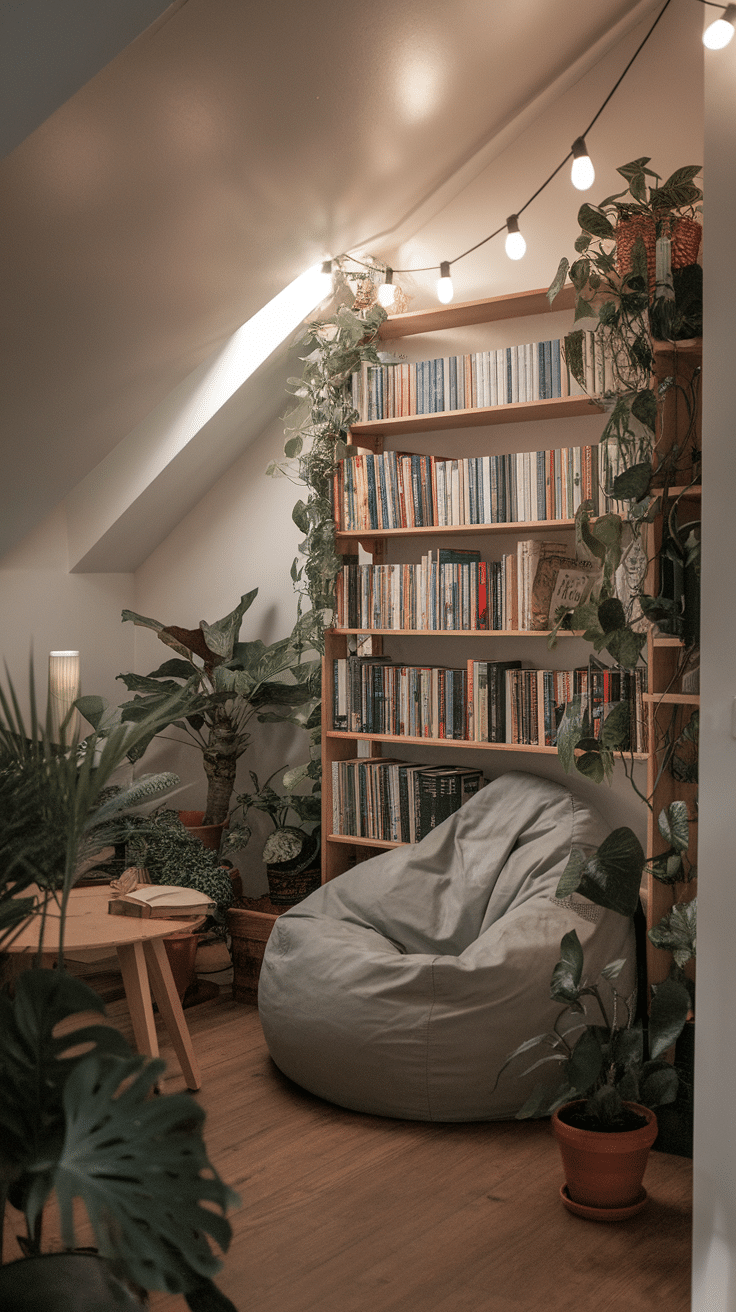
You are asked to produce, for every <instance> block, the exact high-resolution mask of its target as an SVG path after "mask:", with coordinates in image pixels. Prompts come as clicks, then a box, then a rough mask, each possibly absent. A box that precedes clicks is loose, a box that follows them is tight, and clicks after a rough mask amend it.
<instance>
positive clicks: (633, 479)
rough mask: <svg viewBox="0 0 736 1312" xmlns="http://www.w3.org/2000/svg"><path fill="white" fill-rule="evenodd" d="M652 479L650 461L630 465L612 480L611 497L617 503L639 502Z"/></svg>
mask: <svg viewBox="0 0 736 1312" xmlns="http://www.w3.org/2000/svg"><path fill="white" fill-rule="evenodd" d="M651 479H652V465H651V461H649V460H645V461H642V462H641V464H638V465H632V466H631V468H630V469H625V470H624V471H623V473H622V474H617V476H616V478H614V480H613V489H612V490H613V495H614V496H615V497H616V499H617V500H618V501H640V500H641V498H642V497H643V496H644V494H645V493H646V491H647V488H648V487H649V484H650V482H651Z"/></svg>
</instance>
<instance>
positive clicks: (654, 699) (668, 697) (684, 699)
mask: <svg viewBox="0 0 736 1312" xmlns="http://www.w3.org/2000/svg"><path fill="white" fill-rule="evenodd" d="M644 701H645V702H651V703H652V705H653V706H699V705H700V694H699V693H695V692H690V693H688V692H645V693H644Z"/></svg>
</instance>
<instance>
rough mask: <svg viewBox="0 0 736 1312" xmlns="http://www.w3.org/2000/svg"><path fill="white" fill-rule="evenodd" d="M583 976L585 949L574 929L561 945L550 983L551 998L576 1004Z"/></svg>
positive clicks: (563, 939) (564, 937)
mask: <svg viewBox="0 0 736 1312" xmlns="http://www.w3.org/2000/svg"><path fill="white" fill-rule="evenodd" d="M582 975H583V949H582V947H581V946H580V939H579V938H578V936H577V934H576V932H575V930H574V929H571V930H570V931H569V933H567V934H565V935H564V936H563V938H562V941H561V943H560V959H559V961H558V962H557V965H556V966H555V968H554V970H553V972H552V979H551V981H550V997H551V998H552V999H553V1001H555V1002H575V1001H577V996H578V992H579V990H580V981H581V979H582Z"/></svg>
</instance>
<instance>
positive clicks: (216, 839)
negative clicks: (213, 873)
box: [179, 811, 225, 852]
mask: <svg viewBox="0 0 736 1312" xmlns="http://www.w3.org/2000/svg"><path fill="white" fill-rule="evenodd" d="M179 819H180V820H181V822H182V824H183V826H184V828H185V829H186V830H187V831H188V832H189V833H190V834H192V835H193V837H194V838H198V839H199V841H200V843H203V844H204V846H205V847H209V848H211V850H212V851H213V852H219V850H220V843H221V841H222V831H223V829H224V828H225V825H224V824H221V825H203V824H202V821H203V820H204V811H180V812H179Z"/></svg>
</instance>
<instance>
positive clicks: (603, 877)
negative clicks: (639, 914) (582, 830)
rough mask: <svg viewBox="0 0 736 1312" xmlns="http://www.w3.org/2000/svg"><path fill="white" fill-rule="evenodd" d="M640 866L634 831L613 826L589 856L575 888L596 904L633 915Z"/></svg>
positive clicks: (640, 871) (642, 854)
mask: <svg viewBox="0 0 736 1312" xmlns="http://www.w3.org/2000/svg"><path fill="white" fill-rule="evenodd" d="M643 868H644V852H643V850H642V846H641V843H640V842H639V839H638V838H637V837H636V834H635V833H634V832H633V830H631V829H628V828H627V827H626V826H622V827H621V828H620V829H614V831H613V833H612V834H609V835H608V838H606V839H604V841H603V842H602V843H601V845H600V847H599V848H598V850H597V852H594V853H593V855H592V856H591V857H589V858H588V860H587V861H586V863H585V866H584V867H583V871H582V874H581V878H580V883H579V885H578V889H577V891H578V893H581V894H582V895H583V897H587V898H588V899H589V901H591V902H594V903H595V904H596V906H599V907H606V908H607V909H608V910H609V911H618V913H619V914H620V915H622V916H633V914H634V912H635V911H636V907H637V903H638V901H639V885H640V883H641V874H642V870H643Z"/></svg>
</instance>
